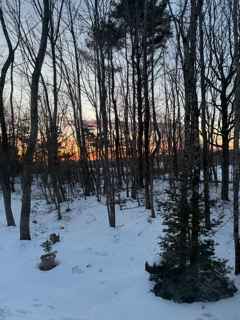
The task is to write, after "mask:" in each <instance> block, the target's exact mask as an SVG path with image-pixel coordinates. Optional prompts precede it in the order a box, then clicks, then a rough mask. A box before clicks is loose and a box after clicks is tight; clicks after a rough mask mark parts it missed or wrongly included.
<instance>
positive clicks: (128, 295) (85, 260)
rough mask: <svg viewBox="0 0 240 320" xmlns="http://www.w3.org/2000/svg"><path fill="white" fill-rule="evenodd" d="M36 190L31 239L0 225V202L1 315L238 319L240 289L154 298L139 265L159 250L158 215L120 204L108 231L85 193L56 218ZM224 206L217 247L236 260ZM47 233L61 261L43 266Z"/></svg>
mask: <svg viewBox="0 0 240 320" xmlns="http://www.w3.org/2000/svg"><path fill="white" fill-rule="evenodd" d="M33 195H34V199H33V203H32V216H31V221H34V220H36V221H37V223H32V224H31V230H32V241H19V228H18V227H17V228H7V227H6V226H5V220H4V212H3V208H2V201H1V203H0V214H1V215H0V270H1V277H0V320H5V319H7V320H18V319H19V320H20V319H24V320H122V319H124V320H130V319H131V320H146V319H164V320H176V319H177V320H207V319H208V320H226V319H228V320H239V319H240V312H239V305H240V294H239V293H237V294H236V295H235V296H234V297H233V298H230V299H226V300H223V301H219V302H217V303H194V304H191V305H188V304H176V303H173V302H170V301H166V300H163V299H161V298H157V297H155V296H154V294H153V293H152V292H151V283H150V282H149V281H148V274H147V273H146V272H145V271H144V263H145V261H146V260H148V261H152V260H153V259H154V256H156V254H157V252H158V240H159V239H158V237H159V236H160V235H161V234H162V225H161V219H160V217H159V216H158V217H157V218H156V219H155V220H149V218H148V213H147V212H146V211H145V210H144V208H142V207H139V208H133V209H129V210H120V209H118V210H117V228H116V229H111V228H110V227H109V226H108V222H107V212H106V207H105V206H104V205H103V204H102V203H99V202H97V201H96V200H95V198H89V199H87V200H83V199H80V200H75V201H74V202H72V203H71V204H70V208H71V211H69V212H68V211H66V212H65V211H64V212H63V220H62V221H57V214H56V211H54V210H53V208H51V206H49V205H46V203H45V201H44V199H41V198H40V197H39V194H38V190H37V189H36V188H35V189H34V192H33ZM163 196H164V195H163ZM20 197H21V195H20V192H16V193H15V194H14V196H13V210H14V214H15V217H16V218H17V222H18V223H19V211H20ZM0 200H1V199H0ZM66 207H67V206H66ZM221 210H224V212H225V213H226V215H227V218H226V221H225V223H224V224H223V225H222V227H220V228H219V232H218V234H217V241H218V242H219V244H220V245H219V246H218V247H217V253H218V255H220V256H221V257H224V258H228V259H229V261H230V264H233V258H234V257H233V239H232V222H231V207H230V205H228V204H222V206H221V207H219V212H220V211H221ZM52 232H56V233H59V234H60V237H61V242H60V243H57V244H55V245H54V250H57V251H58V254H57V257H58V260H59V265H58V266H57V267H56V268H54V269H52V270H51V271H48V272H43V271H40V270H39V269H38V263H39V258H40V256H41V254H42V253H43V252H42V247H41V246H40V245H41V243H42V242H43V241H45V240H47V239H48V237H49V234H50V233H52ZM235 280H236V282H237V284H238V286H239V287H240V281H239V279H235Z"/></svg>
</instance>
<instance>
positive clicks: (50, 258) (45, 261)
mask: <svg viewBox="0 0 240 320" xmlns="http://www.w3.org/2000/svg"><path fill="white" fill-rule="evenodd" d="M56 254H57V251H54V252H50V253H47V254H43V255H42V256H41V262H40V264H39V269H40V270H42V271H48V270H51V269H53V268H55V267H56V266H57V261H56Z"/></svg>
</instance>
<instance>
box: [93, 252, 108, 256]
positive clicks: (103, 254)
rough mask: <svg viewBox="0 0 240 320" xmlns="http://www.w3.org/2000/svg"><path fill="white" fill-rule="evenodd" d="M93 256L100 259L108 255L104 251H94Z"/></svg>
mask: <svg viewBox="0 0 240 320" xmlns="http://www.w3.org/2000/svg"><path fill="white" fill-rule="evenodd" d="M94 254H95V255H96V256H101V257H107V256H108V253H107V252H104V251H102V252H101V251H94Z"/></svg>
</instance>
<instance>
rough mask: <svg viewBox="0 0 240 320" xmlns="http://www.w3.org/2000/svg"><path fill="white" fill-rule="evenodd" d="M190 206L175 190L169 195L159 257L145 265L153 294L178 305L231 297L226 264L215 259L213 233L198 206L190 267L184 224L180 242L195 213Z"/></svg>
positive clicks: (232, 288)
mask: <svg viewBox="0 0 240 320" xmlns="http://www.w3.org/2000/svg"><path fill="white" fill-rule="evenodd" d="M192 210H193V209H192V206H191V205H190V204H189V203H188V201H187V202H185V203H184V202H183V201H182V195H181V192H180V191H179V190H178V188H176V189H175V190H172V191H168V200H167V202H166V204H165V207H164V213H163V224H164V225H165V229H164V236H163V237H162V238H161V241H160V247H161V255H160V261H159V263H158V264H154V265H153V266H150V265H149V264H148V263H146V265H145V269H146V271H148V272H149V273H150V280H152V281H154V282H155V285H154V287H153V292H154V293H155V294H156V295H157V296H161V297H163V298H165V299H169V300H174V301H177V302H188V303H190V302H194V301H217V300H219V299H222V298H226V297H230V296H232V295H233V294H234V293H235V292H236V291H237V289H236V287H235V286H234V284H233V283H232V282H231V281H230V280H229V278H228V273H229V271H230V270H229V268H227V266H226V261H225V260H221V259H218V258H216V256H215V250H214V240H213V232H210V231H209V230H208V229H207V228H206V226H205V223H204V212H203V210H202V206H199V208H198V209H196V210H199V217H200V221H201V223H200V230H199V234H200V236H199V243H198V248H199V249H198V250H199V254H198V260H197V261H195V262H194V263H192V261H191V249H192V233H191V225H190V224H189V223H187V226H188V227H187V230H185V231H186V233H185V235H186V237H185V239H184V242H183V239H182V234H183V232H182V228H183V221H182V217H183V216H185V217H186V216H187V217H188V220H189V221H191V219H192V216H193V215H194V214H195V212H192Z"/></svg>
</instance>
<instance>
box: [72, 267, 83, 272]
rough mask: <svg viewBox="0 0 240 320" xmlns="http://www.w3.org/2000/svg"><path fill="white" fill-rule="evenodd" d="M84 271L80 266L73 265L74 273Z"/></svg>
mask: <svg viewBox="0 0 240 320" xmlns="http://www.w3.org/2000/svg"><path fill="white" fill-rule="evenodd" d="M82 273H84V271H83V270H82V269H81V268H80V267H79V266H74V267H72V274H82Z"/></svg>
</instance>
